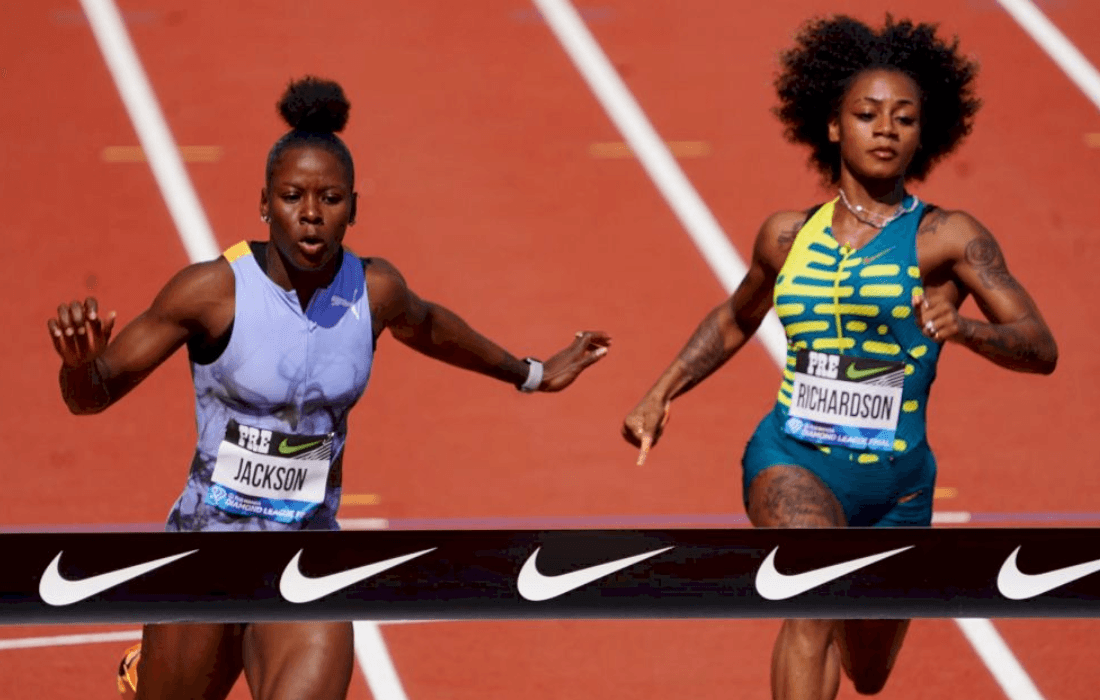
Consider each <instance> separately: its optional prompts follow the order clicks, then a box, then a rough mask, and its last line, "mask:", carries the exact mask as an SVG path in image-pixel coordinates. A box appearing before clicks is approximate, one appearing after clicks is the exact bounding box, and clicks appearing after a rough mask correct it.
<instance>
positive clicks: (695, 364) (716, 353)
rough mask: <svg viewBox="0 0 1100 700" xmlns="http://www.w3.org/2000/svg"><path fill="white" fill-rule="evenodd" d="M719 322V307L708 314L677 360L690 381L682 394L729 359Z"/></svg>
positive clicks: (681, 390)
mask: <svg viewBox="0 0 1100 700" xmlns="http://www.w3.org/2000/svg"><path fill="white" fill-rule="evenodd" d="M718 324H719V322H718V309H715V310H713V311H711V312H710V313H709V314H707V317H706V318H705V319H703V322H702V323H700V324H699V327H698V328H696V329H695V333H693V334H692V336H691V339H689V340H688V342H687V345H686V346H685V347H684V349H683V350H681V351H680V355H679V356H678V357H677V358H676V361H677V362H678V363H679V365H680V367H681V368H682V369H683V370H684V372H685V373H686V374H687V376H688V383H687V384H686V385H685V386H684V387H683V388H681V389H680V390H679V391H678V392H676V393H677V394H682V393H683V392H685V391H687V390H688V389H690V388H692V387H693V386H695V385H696V384H698V383H699V382H701V381H703V379H705V378H706V377H707V376H709V375H710V374H711V373H712V372H713V371H714V370H716V369H718V368H719V367H721V366H722V365H723V364H724V363H725V362H726V360H728V359H729V356H730V354H729V351H728V350H727V349H726V343H725V340H724V339H723V338H722V333H721V331H720V330H719V328H718Z"/></svg>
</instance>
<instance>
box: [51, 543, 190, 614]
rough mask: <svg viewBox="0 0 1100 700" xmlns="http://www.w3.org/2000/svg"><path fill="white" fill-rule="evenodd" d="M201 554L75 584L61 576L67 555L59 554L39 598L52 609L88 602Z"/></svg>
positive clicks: (180, 555) (149, 562) (52, 562)
mask: <svg viewBox="0 0 1100 700" xmlns="http://www.w3.org/2000/svg"><path fill="white" fill-rule="evenodd" d="M197 551H199V550H197V549H192V550H191V551H190V552H183V553H182V554H174V555H172V556H170V557H164V558H163V559H155V560H153V561H148V562H145V563H144V564H135V565H134V566H128V567H126V568H125V569H116V570H115V571H108V572H107V573H105V574H97V575H95V576H89V577H87V578H82V579H78V580H75V581H73V580H70V579H67V578H64V577H63V576H62V575H61V570H60V568H59V566H60V564H61V555H62V554H63V553H64V552H63V551H62V552H58V553H57V556H56V557H54V558H53V561H51V562H50V564H49V566H47V567H46V570H45V571H44V572H42V579H41V580H40V581H39V582H38V595H39V597H40V598H42V600H43V601H45V602H46V604H48V605H54V606H61V605H72V604H73V603H78V602H80V601H82V600H84V599H85V598H91V597H92V596H94V595H95V594H97V593H102V592H103V591H105V590H107V589H108V588H114V587H115V586H117V585H119V584H120V583H125V582H126V581H129V580H130V579H133V578H137V577H138V576H141V575H142V574H147V573H149V572H150V571H152V570H153V569H159V568H160V567H162V566H164V565H166V564H171V563H172V562H174V561H176V560H177V559H182V558H184V557H186V556H187V555H189V554H194V553H195V552H197Z"/></svg>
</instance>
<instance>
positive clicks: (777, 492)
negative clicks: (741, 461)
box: [762, 470, 845, 527]
mask: <svg viewBox="0 0 1100 700" xmlns="http://www.w3.org/2000/svg"><path fill="white" fill-rule="evenodd" d="M763 507H764V511H765V512H764V513H763V514H762V515H764V517H765V518H766V519H767V522H769V523H772V524H774V525H776V526H779V527H828V526H835V527H839V526H843V525H844V524H845V518H844V512H843V510H842V509H841V507H840V504H839V503H838V502H837V500H836V498H835V497H834V496H833V495H832V494H831V493H830V492H829V490H828V488H827V487H826V486H825V485H824V484H822V483H821V482H820V481H819V480H818V479H817V478H816V477H815V476H813V475H812V474H810V473H809V472H805V471H803V470H785V471H783V472H782V473H780V474H776V475H775V476H773V477H771V478H769V479H768V481H767V482H766V485H765V492H764V503H763Z"/></svg>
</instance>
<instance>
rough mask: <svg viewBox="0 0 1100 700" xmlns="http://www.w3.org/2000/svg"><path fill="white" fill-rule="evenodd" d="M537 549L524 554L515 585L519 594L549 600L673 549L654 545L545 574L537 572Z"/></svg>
mask: <svg viewBox="0 0 1100 700" xmlns="http://www.w3.org/2000/svg"><path fill="white" fill-rule="evenodd" d="M540 549H542V548H541V547H539V549H536V550H535V551H534V553H533V554H531V556H529V557H528V558H527V561H525V562H524V563H523V568H522V569H520V571H519V578H518V579H517V580H516V587H517V588H518V589H519V594H520V595H521V596H523V597H524V598H526V599H527V600H531V601H535V602H538V601H542V600H550V599H551V598H557V597H558V596H560V595H565V594H566V593H568V592H569V591H572V590H573V589H576V588H580V587H581V586H583V585H584V584H586V583H591V582H593V581H595V580H596V579H600V578H603V577H604V576H607V575H608V574H613V573H615V572H616V571H619V570H620V569H625V568H626V567H628V566H630V565H632V564H637V563H638V562H640V561H643V560H645V559H649V558H650V557H655V556H657V555H658V554H660V553H661V552H667V551H668V550H670V549H672V547H664V548H662V549H655V550H653V551H652V552H645V553H644V554H637V555H635V556H633V557H627V558H626V559H616V560H615V561H609V562H607V563H605V564H597V565H596V566H588V567H585V568H583V569H577V570H576V571H570V572H568V573H564V574H559V575H557V576H546V575H544V574H541V573H539V569H538V566H537V565H536V564H535V559H536V558H537V557H538V555H539V550H540Z"/></svg>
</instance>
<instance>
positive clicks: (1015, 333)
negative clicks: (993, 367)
mask: <svg viewBox="0 0 1100 700" xmlns="http://www.w3.org/2000/svg"><path fill="white" fill-rule="evenodd" d="M959 333H960V335H962V337H963V340H964V343H965V344H966V345H967V346H968V347H970V348H971V349H972V350H974V351H976V352H978V353H980V354H981V355H982V356H984V357H987V358H989V359H990V360H992V361H993V362H995V363H997V364H998V365H1001V366H1002V367H1007V368H1008V369H1014V370H1018V371H1025V372H1026V371H1031V372H1042V371H1050V370H1052V369H1053V362H1054V361H1055V360H1056V358H1057V357H1058V348H1057V347H1056V345H1055V343H1054V338H1053V337H1052V336H1051V335H1050V332H1049V331H1047V329H1046V326H1045V325H1044V324H1043V323H1042V322H1041V321H1040V320H1039V319H1038V318H1037V317H1036V316H1035V315H1034V314H1031V315H1029V316H1027V317H1026V318H1023V319H1021V320H1019V321H1016V322H1015V323H1001V324H990V323H983V322H981V321H975V320H972V319H968V318H961V317H960V318H959Z"/></svg>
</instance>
